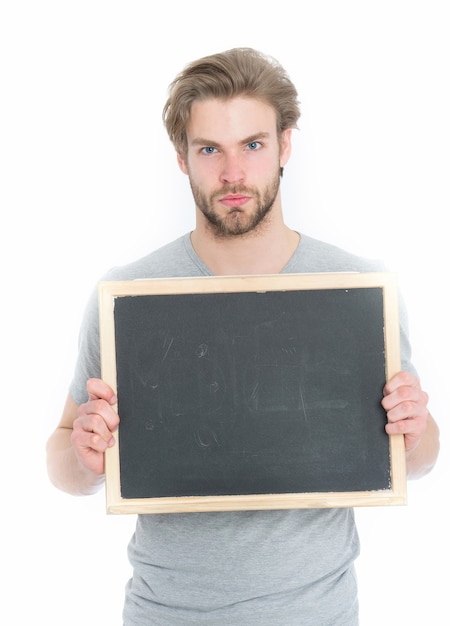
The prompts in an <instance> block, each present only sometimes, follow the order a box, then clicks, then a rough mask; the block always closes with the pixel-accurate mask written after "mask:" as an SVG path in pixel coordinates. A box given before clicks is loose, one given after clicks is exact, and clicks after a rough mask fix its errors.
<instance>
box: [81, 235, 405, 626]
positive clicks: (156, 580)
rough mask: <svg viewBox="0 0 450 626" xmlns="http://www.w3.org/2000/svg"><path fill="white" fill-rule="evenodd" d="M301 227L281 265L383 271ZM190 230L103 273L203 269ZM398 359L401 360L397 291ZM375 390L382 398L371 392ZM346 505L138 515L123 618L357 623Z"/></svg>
mask: <svg viewBox="0 0 450 626" xmlns="http://www.w3.org/2000/svg"><path fill="white" fill-rule="evenodd" d="M385 269H386V268H385V266H384V264H383V263H381V262H379V261H374V260H369V259H364V258H361V257H358V256H355V255H352V254H350V253H348V252H345V251H344V250H341V249H339V248H337V247H335V246H331V245H330V244H327V243H324V242H321V241H318V240H316V239H313V238H311V237H308V236H306V235H302V238H301V243H300V244H299V246H298V247H297V249H296V251H295V252H294V254H293V256H292V257H291V259H290V260H289V262H288V263H287V264H286V266H285V267H284V269H283V273H311V272H353V271H355V272H377V271H385ZM208 275H212V272H211V271H210V270H209V269H208V267H206V266H205V264H204V263H203V262H202V261H201V260H200V259H199V257H198V256H197V255H196V253H195V251H194V249H193V247H192V245H191V242H190V236H189V234H186V235H184V236H182V237H180V238H179V239H177V240H176V241H174V242H172V243H170V244H168V245H166V246H164V247H163V248H160V249H159V250H157V251H155V252H153V253H151V254H149V255H148V256H146V257H144V258H142V259H139V260H138V261H135V262H134V263H130V264H128V265H126V266H124V267H119V268H114V269H112V270H110V271H109V272H108V273H107V274H106V275H105V276H103V277H102V280H134V279H140V278H168V277H184V276H208ZM400 320H401V329H400V335H401V348H402V368H403V369H407V370H410V371H412V372H415V370H414V367H413V366H412V364H411V362H410V347H409V342H408V337H407V321H406V313H405V309H404V306H403V303H402V301H401V300H400ZM100 376H101V373H100V356H99V323H98V307H97V292H96V291H94V293H93V294H92V297H91V299H90V301H89V303H88V306H87V308H86V313H85V317H84V320H83V323H82V327H81V331H80V341H79V357H78V360H77V364H76V369H75V374H74V378H73V381H72V384H71V386H70V394H71V395H72V397H73V399H74V400H75V402H77V403H78V404H81V403H82V402H85V401H86V399H87V394H86V381H87V379H88V378H90V377H100ZM380 400H381V398H380ZM358 554H359V540H358V534H357V530H356V527H355V522H354V514H353V510H352V509H311V510H308V509H294V510H287V511H284V510H282V511H238V512H220V513H219V512H217V513H216V512H215V513H183V514H181V513H169V514H165V515H151V514H150V515H138V517H137V523H136V530H135V533H134V535H133V537H132V539H131V541H130V543H129V547H128V556H129V560H130V563H131V565H132V567H133V576H132V578H131V579H130V581H129V582H128V584H127V586H126V594H125V606H124V613H123V620H124V625H125V626H146V625H147V624H148V625H150V624H152V625H155V626H164V625H167V626H188V625H189V624H196V625H201V624H204V625H208V626H216V625H217V626H253V625H254V626H357V624H358V600H357V584H356V580H355V572H354V565H353V564H354V561H355V559H356V557H357V556H358Z"/></svg>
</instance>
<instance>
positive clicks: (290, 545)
mask: <svg viewBox="0 0 450 626" xmlns="http://www.w3.org/2000/svg"><path fill="white" fill-rule="evenodd" d="M299 115H300V111H299V106H298V100H297V92H296V89H295V87H294V85H293V84H292V82H291V81H290V79H289V78H288V76H287V75H286V73H285V71H284V70H283V68H282V67H280V66H279V64H278V63H277V62H276V61H275V60H274V59H271V58H268V57H265V56H263V55H261V54H260V53H258V52H256V51H254V50H252V49H234V50H229V51H227V52H224V53H221V54H216V55H212V56H210V57H206V58H203V59H200V60H198V61H195V62H193V63H192V64H191V65H189V66H187V67H186V68H185V70H184V71H183V72H182V73H181V74H180V75H179V76H178V77H177V78H176V79H175V80H174V81H173V83H172V85H171V90H170V95H169V98H168V101H167V103H166V106H165V108H164V113H163V116H164V121H165V124H166V128H167V131H168V134H169V137H170V139H171V141H172V142H173V144H174V146H175V150H176V153H177V158H178V163H179V166H180V168H181V170H182V172H184V173H185V174H186V175H187V176H189V181H190V184H191V188H192V193H193V197H194V201H195V215H196V222H195V228H194V230H193V231H192V232H191V233H189V234H186V235H185V236H183V237H181V238H180V239H178V240H176V241H174V242H172V243H170V244H168V245H166V246H165V247H163V248H161V249H160V250H157V251H156V252H153V253H151V254H149V255H148V256H147V257H145V258H143V259H140V260H138V261H136V262H134V263H132V264H130V265H127V266H126V267H122V268H119V269H115V270H113V271H110V272H109V273H108V274H107V275H106V276H105V277H104V278H105V279H107V280H119V279H120V280H131V279H135V278H153V277H155V278H156V277H176V276H208V275H212V274H216V275H230V274H265V273H267V274H274V273H279V272H284V273H303V272H305V273H307V272H340V271H380V270H383V269H384V268H383V267H382V265H380V264H379V263H376V262H373V261H369V260H367V259H363V258H359V257H356V256H354V255H351V254H349V253H347V252H344V251H343V250H340V249H338V248H336V247H333V246H331V245H328V244H325V243H323V242H319V241H317V240H314V239H312V238H310V237H308V236H307V235H304V234H302V235H300V234H299V233H297V232H295V231H293V230H291V229H290V228H288V226H287V225H286V224H285V223H284V220H283V213H282V206H281V196H280V177H281V175H282V173H283V168H284V166H285V165H286V163H287V162H288V160H289V156H290V151H291V132H292V129H294V128H296V124H297V120H298V117H299ZM96 300H97V296H96V294H93V297H92V300H91V301H90V303H89V305H88V307H87V310H86V315H85V319H84V322H83V325H82V329H81V333H80V353H79V358H78V361H77V365H76V369H75V374H74V378H73V381H72V384H71V386H70V393H69V396H68V398H67V403H66V406H65V408H64V411H63V415H62V418H61V421H60V423H59V425H58V427H57V428H56V430H55V432H54V433H53V434H52V436H51V437H50V439H49V441H48V468H49V475H50V478H51V480H52V482H53V483H54V484H55V485H56V486H57V487H59V488H60V489H63V490H65V491H67V492H69V493H73V494H89V493H93V492H94V491H96V490H97V489H98V488H100V486H101V485H102V483H103V480H104V452H105V450H106V449H107V448H108V447H110V446H113V445H114V444H115V440H114V432H115V430H116V428H117V426H118V423H119V416H118V415H117V414H116V412H115V411H114V410H113V408H112V405H114V404H115V402H116V397H115V395H114V393H113V391H112V390H111V389H110V388H109V387H108V386H107V385H106V384H105V383H104V382H102V381H101V380H100V364H99V338H98V311H97V305H96ZM401 342H402V371H401V372H399V373H398V374H396V375H395V376H394V377H393V378H392V379H391V380H389V381H388V382H387V384H386V386H385V389H384V396H383V398H380V402H381V403H382V405H383V407H384V409H385V410H386V413H387V425H386V431H387V433H389V434H394V433H401V434H403V435H404V436H405V446H406V456H407V465H408V474H409V477H411V478H413V477H416V478H417V477H420V476H422V475H424V474H426V473H427V472H428V471H430V469H431V468H432V467H433V465H434V463H435V461H436V458H437V454H438V448H439V433H438V428H437V426H436V423H435V422H434V420H433V418H432V417H431V416H430V415H429V413H428V410H427V401H428V397H427V394H426V393H425V392H424V391H422V389H421V386H420V382H419V379H418V377H417V374H416V372H415V370H414V367H413V366H412V364H411V363H410V360H409V359H410V349H409V343H408V338H407V335H406V327H405V321H404V312H403V311H402V323H401ZM358 552H359V543H358V536H357V531H356V528H355V523H354V515H353V511H352V510H351V509H314V510H307V509H301V510H287V511H249V512H224V513H187V514H168V515H139V516H138V518H137V524H136V532H135V534H134V536H133V538H132V539H131V542H130V545H129V558H130V562H131V564H132V566H133V576H132V579H131V580H130V581H129V583H128V585H127V588H126V597H125V606H124V613H123V621H124V624H126V625H131V624H133V625H139V626H143V625H146V624H155V625H156V624H158V626H159V625H163V624H168V625H170V626H176V625H180V626H181V625H182V626H187V625H188V624H197V625H199V624H207V625H208V626H213V625H221V626H225V625H226V626H232V625H234V626H243V625H245V626H251V625H252V624H255V625H258V626H263V625H266V626H277V625H279V626H291V625H301V626H307V625H311V626H318V625H320V626H354V625H356V624H357V623H358V600H357V587H356V582H355V573H354V566H353V564H354V561H355V559H356V557H357V556H358Z"/></svg>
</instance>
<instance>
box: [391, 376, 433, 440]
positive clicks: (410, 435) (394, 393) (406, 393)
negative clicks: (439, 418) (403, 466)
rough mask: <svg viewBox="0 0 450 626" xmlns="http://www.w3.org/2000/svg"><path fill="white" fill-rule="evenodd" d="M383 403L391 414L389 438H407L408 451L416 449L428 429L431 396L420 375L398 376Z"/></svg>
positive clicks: (392, 381)
mask: <svg viewBox="0 0 450 626" xmlns="http://www.w3.org/2000/svg"><path fill="white" fill-rule="evenodd" d="M383 393H384V397H383V400H382V401H381V404H382V406H383V408H384V409H385V411H386V413H387V419H388V423H387V424H386V432H387V434H388V435H397V434H401V435H404V436H405V449H406V451H407V452H408V451H411V450H414V449H415V448H416V447H417V446H418V444H419V442H420V440H421V438H422V436H423V435H424V434H425V431H426V429H427V420H428V416H429V413H428V408H427V403H428V394H427V393H425V391H423V390H422V388H421V386H420V382H419V380H418V379H417V377H416V376H414V375H413V374H410V373H409V372H399V373H398V374H395V376H393V377H392V378H391V379H390V380H389V381H388V382H387V383H386V385H385V387H384V390H383Z"/></svg>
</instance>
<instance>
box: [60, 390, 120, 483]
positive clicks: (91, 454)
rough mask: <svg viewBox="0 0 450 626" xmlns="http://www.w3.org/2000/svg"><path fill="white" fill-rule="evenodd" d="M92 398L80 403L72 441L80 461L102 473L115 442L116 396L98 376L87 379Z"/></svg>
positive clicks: (93, 470)
mask: <svg viewBox="0 0 450 626" xmlns="http://www.w3.org/2000/svg"><path fill="white" fill-rule="evenodd" d="M87 391H88V393H89V400H88V401H87V402H86V403H85V404H81V405H80V406H79V407H78V415H77V418H76V419H75V420H74V423H73V431H72V435H71V443H72V445H73V447H74V449H75V452H76V455H77V457H78V460H79V461H80V463H81V464H82V465H83V466H84V467H85V468H86V469H88V470H90V471H91V472H93V473H94V474H96V475H97V476H101V475H102V474H104V473H105V460H104V453H105V451H106V450H107V449H108V448H110V447H111V446H113V445H114V443H115V439H114V436H113V433H114V432H115V430H116V429H117V426H118V424H119V416H118V415H117V412H116V411H115V410H114V408H113V405H114V404H116V402H117V397H116V395H115V393H114V392H113V390H112V389H111V387H110V386H109V385H107V384H106V383H104V382H103V381H102V380H99V379H97V378H91V379H90V380H88V382H87Z"/></svg>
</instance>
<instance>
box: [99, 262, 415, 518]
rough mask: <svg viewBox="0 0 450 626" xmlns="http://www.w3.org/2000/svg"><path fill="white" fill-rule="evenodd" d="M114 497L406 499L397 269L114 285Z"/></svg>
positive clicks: (185, 505) (108, 306)
mask: <svg viewBox="0 0 450 626" xmlns="http://www.w3.org/2000/svg"><path fill="white" fill-rule="evenodd" d="M100 311H101V331H102V332H101V340H102V376H103V378H104V379H105V380H106V381H107V382H108V383H109V384H111V386H112V387H113V388H114V389H116V390H117V394H118V412H119V415H120V419H121V421H120V427H119V432H118V444H117V445H116V446H114V447H113V448H112V449H110V450H109V451H108V452H107V507H108V511H110V512H145V513H152V512H158V513H160V512H175V511H201V510H235V509H258V508H259V509H267V508H297V507H313V506H314V507H325V506H356V505H368V504H403V503H404V502H405V495H406V487H405V469H404V449H403V438H399V437H388V436H387V435H386V433H385V430H384V426H385V423H386V415H385V412H384V410H383V409H382V407H381V404H380V401H381V397H382V389H383V385H384V383H385V381H386V378H387V377H389V376H390V375H392V374H393V373H394V371H397V370H398V369H400V365H399V361H400V355H399V337H398V312H397V304H396V286H395V280H394V279H393V276H392V275H391V274H389V273H377V274H369V273H368V274H357V273H352V274H314V275H292V274H291V275H276V276H247V277H208V278H189V279H188V278H186V279H164V280H162V279H153V280H145V281H127V282H119V283H117V282H116V283H114V282H106V283H102V284H101V285H100Z"/></svg>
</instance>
